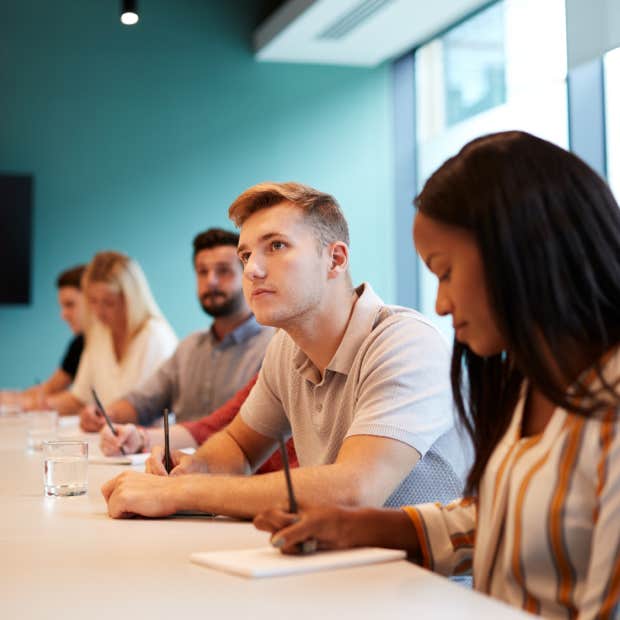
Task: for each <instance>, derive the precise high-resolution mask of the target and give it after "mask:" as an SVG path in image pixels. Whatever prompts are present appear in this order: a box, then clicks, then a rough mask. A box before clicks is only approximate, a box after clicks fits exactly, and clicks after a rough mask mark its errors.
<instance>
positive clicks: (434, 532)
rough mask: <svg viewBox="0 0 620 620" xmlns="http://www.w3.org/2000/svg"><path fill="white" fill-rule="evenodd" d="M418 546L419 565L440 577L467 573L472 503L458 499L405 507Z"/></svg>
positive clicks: (473, 525) (473, 517) (473, 531)
mask: <svg viewBox="0 0 620 620" xmlns="http://www.w3.org/2000/svg"><path fill="white" fill-rule="evenodd" d="M403 510H404V511H405V512H406V513H407V515H408V516H409V518H410V519H411V521H412V523H413V526H414V527H415V530H416V533H417V535H418V540H419V543H420V551H421V555H422V566H424V568H428V569H429V570H432V571H434V572H436V573H439V574H441V575H446V576H449V575H462V574H467V573H469V572H470V571H471V566H472V559H473V553H474V540H475V535H476V503H475V500H474V499H473V498H462V499H458V500H455V501H454V502H451V503H450V504H446V505H441V504H419V505H417V506H405V507H403Z"/></svg>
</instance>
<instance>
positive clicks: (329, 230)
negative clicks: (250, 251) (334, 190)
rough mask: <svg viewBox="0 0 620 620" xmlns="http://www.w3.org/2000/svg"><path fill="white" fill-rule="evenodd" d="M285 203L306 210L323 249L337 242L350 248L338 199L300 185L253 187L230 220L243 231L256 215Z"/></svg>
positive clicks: (231, 212) (238, 200) (237, 203)
mask: <svg viewBox="0 0 620 620" xmlns="http://www.w3.org/2000/svg"><path fill="white" fill-rule="evenodd" d="M284 202H288V203H291V204H292V205H294V206H296V207H299V208H300V209H301V210H302V211H303V213H304V216H305V217H306V218H307V219H308V220H309V222H310V224H311V225H312V227H313V228H314V230H315V232H316V235H317V238H318V241H319V244H320V245H321V246H322V247H324V246H326V245H329V244H330V243H334V242H335V241H343V242H344V243H346V244H347V245H349V227H348V225H347V221H346V219H345V217H344V214H343V213H342V210H341V209H340V205H339V204H338V202H337V201H336V199H335V198H334V197H333V196H331V195H330V194H325V193H324V192H320V191H319V190H317V189H314V188H312V187H309V186H307V185H302V184H301V183H292V182H289V183H271V182H266V183H259V184H258V185H254V186H253V187H250V188H249V189H246V190H245V192H243V193H242V194H241V195H240V196H238V197H237V198H236V199H235V201H234V202H233V203H232V205H230V208H229V209H228V217H230V219H231V220H232V221H233V222H234V223H235V225H236V226H237V228H241V226H242V225H243V223H244V222H245V221H246V220H247V219H248V218H249V217H250V215H252V214H253V213H256V212H257V211H261V210H262V209H268V208H269V207H275V206H276V205H281V204H282V203H284Z"/></svg>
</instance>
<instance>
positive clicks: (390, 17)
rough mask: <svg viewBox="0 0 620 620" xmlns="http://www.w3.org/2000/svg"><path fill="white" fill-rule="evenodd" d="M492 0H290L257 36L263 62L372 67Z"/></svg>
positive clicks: (267, 21) (262, 25)
mask: <svg viewBox="0 0 620 620" xmlns="http://www.w3.org/2000/svg"><path fill="white" fill-rule="evenodd" d="M488 4H489V0H431V1H429V0H287V1H286V2H284V3H283V4H282V5H281V6H280V7H279V8H278V9H277V10H276V11H275V12H274V13H273V14H272V15H271V16H270V17H269V18H267V19H266V20H265V21H264V22H263V23H262V24H261V25H260V26H259V27H258V28H257V29H256V30H255V32H254V49H255V55H256V58H257V59H259V60H261V61H272V62H294V63H320V64H336V65H349V66H362V67H372V66H375V65H377V64H379V63H381V62H384V61H386V60H390V59H393V58H396V57H398V56H400V55H401V54H403V53H404V52H406V51H407V50H409V49H411V48H412V47H414V46H416V45H418V44H420V43H422V42H424V41H425V40H427V39H429V38H430V37H432V36H433V35H435V34H437V33H438V32H440V31H442V30H443V29H445V28H446V27H447V26H449V25H450V24H452V23H454V22H456V21H458V20H460V19H463V18H464V17H466V16H467V15H470V14H471V13H473V12H474V11H476V10H478V9H480V8H481V7H483V6H485V5H488Z"/></svg>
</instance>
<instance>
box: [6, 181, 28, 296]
mask: <svg viewBox="0 0 620 620" xmlns="http://www.w3.org/2000/svg"><path fill="white" fill-rule="evenodd" d="M31 248H32V176H29V175H8V174H0V265H2V274H3V275H2V276H0V304H29V303H30V286H31V284H30V279H31V278H30V272H31Z"/></svg>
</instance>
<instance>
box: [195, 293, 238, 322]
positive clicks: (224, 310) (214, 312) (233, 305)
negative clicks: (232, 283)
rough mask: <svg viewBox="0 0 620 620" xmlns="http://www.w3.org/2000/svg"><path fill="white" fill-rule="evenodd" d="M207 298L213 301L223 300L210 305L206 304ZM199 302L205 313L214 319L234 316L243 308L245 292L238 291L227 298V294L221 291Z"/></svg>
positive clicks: (208, 295) (207, 295) (206, 295)
mask: <svg viewBox="0 0 620 620" xmlns="http://www.w3.org/2000/svg"><path fill="white" fill-rule="evenodd" d="M205 297H206V298H211V299H214V298H221V299H222V301H221V302H219V303H218V302H216V303H211V304H209V303H205V302H204V298H205ZM199 301H200V305H201V307H202V309H203V310H204V311H205V313H206V314H208V315H209V316H212V317H213V318H214V319H217V318H219V317H226V316H232V315H233V314H237V313H238V312H239V311H240V310H241V309H242V308H243V302H244V300H243V291H237V292H236V293H234V294H233V295H231V296H230V297H227V296H226V294H225V293H222V292H221V291H214V292H211V293H207V294H205V295H203V296H202V298H201V299H200V300H199Z"/></svg>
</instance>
